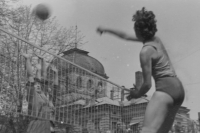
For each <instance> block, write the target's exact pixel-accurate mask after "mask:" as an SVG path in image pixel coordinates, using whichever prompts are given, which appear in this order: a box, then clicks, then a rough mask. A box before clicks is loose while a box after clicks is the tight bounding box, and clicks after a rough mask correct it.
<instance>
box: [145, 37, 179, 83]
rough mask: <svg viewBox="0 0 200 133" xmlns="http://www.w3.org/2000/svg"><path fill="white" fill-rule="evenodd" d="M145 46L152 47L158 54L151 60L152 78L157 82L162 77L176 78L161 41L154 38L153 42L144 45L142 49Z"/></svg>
mask: <svg viewBox="0 0 200 133" xmlns="http://www.w3.org/2000/svg"><path fill="white" fill-rule="evenodd" d="M145 46H152V47H153V48H154V49H155V50H156V51H157V53H158V56H157V58H156V59H153V60H152V76H153V78H154V79H155V80H157V79H158V78H163V77H176V73H175V70H174V68H173V66H172V63H171V61H170V59H169V56H168V54H167V51H166V49H165V47H164V45H163V44H162V42H161V40H160V39H159V38H157V37H155V38H154V40H153V41H150V42H147V43H145V45H144V46H143V47H145Z"/></svg>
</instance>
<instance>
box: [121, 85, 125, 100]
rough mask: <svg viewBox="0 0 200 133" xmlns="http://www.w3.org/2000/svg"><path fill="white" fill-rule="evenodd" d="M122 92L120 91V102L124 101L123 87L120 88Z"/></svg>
mask: <svg viewBox="0 0 200 133" xmlns="http://www.w3.org/2000/svg"><path fill="white" fill-rule="evenodd" d="M122 88H123V89H122V90H121V101H124V88H125V87H124V86H122Z"/></svg>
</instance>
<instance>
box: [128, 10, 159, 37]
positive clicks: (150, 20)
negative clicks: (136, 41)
mask: <svg viewBox="0 0 200 133" xmlns="http://www.w3.org/2000/svg"><path fill="white" fill-rule="evenodd" d="M132 21H135V24H134V29H135V31H136V32H137V31H139V33H140V35H141V36H142V37H143V38H144V39H145V40H149V39H151V38H152V37H154V35H155V33H156V31H157V28H156V20H155V15H154V13H153V12H152V11H146V10H145V7H143V8H142V10H138V11H136V13H135V14H134V15H133V19H132Z"/></svg>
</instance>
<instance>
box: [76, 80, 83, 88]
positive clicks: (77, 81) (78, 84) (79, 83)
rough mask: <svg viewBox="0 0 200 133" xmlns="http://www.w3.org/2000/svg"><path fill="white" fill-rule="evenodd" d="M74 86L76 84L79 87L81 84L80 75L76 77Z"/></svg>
mask: <svg viewBox="0 0 200 133" xmlns="http://www.w3.org/2000/svg"><path fill="white" fill-rule="evenodd" d="M76 86H77V88H78V89H80V88H81V86H82V79H81V77H78V78H77V80H76Z"/></svg>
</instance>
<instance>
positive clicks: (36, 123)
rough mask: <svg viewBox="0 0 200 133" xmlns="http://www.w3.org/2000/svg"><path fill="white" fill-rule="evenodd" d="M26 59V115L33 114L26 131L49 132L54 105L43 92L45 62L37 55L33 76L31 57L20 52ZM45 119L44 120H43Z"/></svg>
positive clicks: (51, 125)
mask: <svg viewBox="0 0 200 133" xmlns="http://www.w3.org/2000/svg"><path fill="white" fill-rule="evenodd" d="M22 56H24V57H25V59H26V71H27V76H28V83H27V101H28V116H33V117H34V118H35V119H32V120H31V122H30V123H29V125H28V129H27V133H40V132H41V133H50V132H54V131H53V128H52V127H54V125H53V123H52V122H51V121H50V120H51V117H52V116H51V114H52V113H53V112H54V105H53V104H52V102H50V101H49V99H48V97H47V96H46V95H45V93H44V87H45V84H46V83H45V82H44V81H46V64H45V61H44V59H43V58H42V57H40V56H38V64H37V65H36V69H37V70H36V77H34V74H33V70H32V65H31V57H30V56H29V55H28V54H22ZM40 118H42V119H40ZM45 119H46V120H45Z"/></svg>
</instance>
